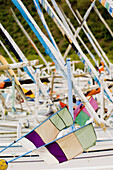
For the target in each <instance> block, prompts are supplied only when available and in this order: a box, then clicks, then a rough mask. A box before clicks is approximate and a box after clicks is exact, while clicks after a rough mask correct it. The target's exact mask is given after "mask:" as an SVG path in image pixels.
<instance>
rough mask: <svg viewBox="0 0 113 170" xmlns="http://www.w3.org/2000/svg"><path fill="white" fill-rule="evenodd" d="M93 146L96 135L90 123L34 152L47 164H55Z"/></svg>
mask: <svg viewBox="0 0 113 170" xmlns="http://www.w3.org/2000/svg"><path fill="white" fill-rule="evenodd" d="M95 144H96V134H95V131H94V128H93V125H92V124H91V123H90V124H88V125H86V126H84V127H82V128H80V129H78V130H75V131H73V132H71V133H69V134H67V135H65V136H63V137H61V138H59V139H57V140H55V141H53V142H51V143H50V144H47V145H45V146H43V147H41V148H39V149H37V150H35V152H36V153H37V154H39V156H40V157H41V158H43V159H44V161H46V162H47V163H48V164H56V163H62V162H65V161H68V160H70V159H72V158H74V157H76V156H77V155H79V154H81V153H82V152H83V151H85V150H87V149H88V148H89V147H92V146H93V145H95Z"/></svg>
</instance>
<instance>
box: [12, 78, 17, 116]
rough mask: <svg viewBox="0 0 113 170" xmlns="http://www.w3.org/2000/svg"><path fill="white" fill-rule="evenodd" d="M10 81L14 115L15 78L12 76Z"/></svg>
mask: <svg viewBox="0 0 113 170" xmlns="http://www.w3.org/2000/svg"><path fill="white" fill-rule="evenodd" d="M11 79H12V114H14V113H15V111H16V110H15V78H14V76H12V77H11Z"/></svg>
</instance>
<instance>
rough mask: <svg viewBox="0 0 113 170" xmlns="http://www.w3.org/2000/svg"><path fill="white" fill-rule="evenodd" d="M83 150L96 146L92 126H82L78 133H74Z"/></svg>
mask: <svg viewBox="0 0 113 170" xmlns="http://www.w3.org/2000/svg"><path fill="white" fill-rule="evenodd" d="M74 133H75V135H76V137H77V139H78V141H79V142H80V144H81V146H82V148H83V150H86V149H88V148H89V147H91V146H93V145H95V144H96V134H95V131H94V128H93V125H92V124H89V125H87V126H84V127H83V128H81V129H79V130H78V131H75V132H74Z"/></svg>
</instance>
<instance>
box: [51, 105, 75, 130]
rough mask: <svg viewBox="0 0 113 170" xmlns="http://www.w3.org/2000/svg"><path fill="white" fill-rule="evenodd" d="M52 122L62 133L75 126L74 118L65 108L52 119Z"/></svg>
mask: <svg viewBox="0 0 113 170" xmlns="http://www.w3.org/2000/svg"><path fill="white" fill-rule="evenodd" d="M50 120H51V122H52V123H53V124H54V125H55V126H56V128H57V129H58V130H60V131H61V130H62V129H64V128H67V127H69V126H71V125H72V124H73V119H72V116H71V114H70V113H69V111H68V109H67V108H66V107H64V108H63V109H62V110H60V111H59V112H58V113H57V114H56V115H54V116H53V117H51V118H50Z"/></svg>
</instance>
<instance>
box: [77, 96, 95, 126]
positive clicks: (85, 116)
mask: <svg viewBox="0 0 113 170" xmlns="http://www.w3.org/2000/svg"><path fill="white" fill-rule="evenodd" d="M89 103H90V104H91V106H92V107H93V108H94V110H95V111H96V110H97V109H98V104H97V102H96V100H94V98H93V97H91V98H90V100H89ZM90 118H91V115H90V114H89V112H88V111H87V109H86V107H85V106H84V105H83V104H82V103H80V104H79V106H78V107H77V108H76V109H75V110H74V120H75V123H77V124H78V125H80V126H84V125H85V124H86V121H87V120H89V119H90Z"/></svg>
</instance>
